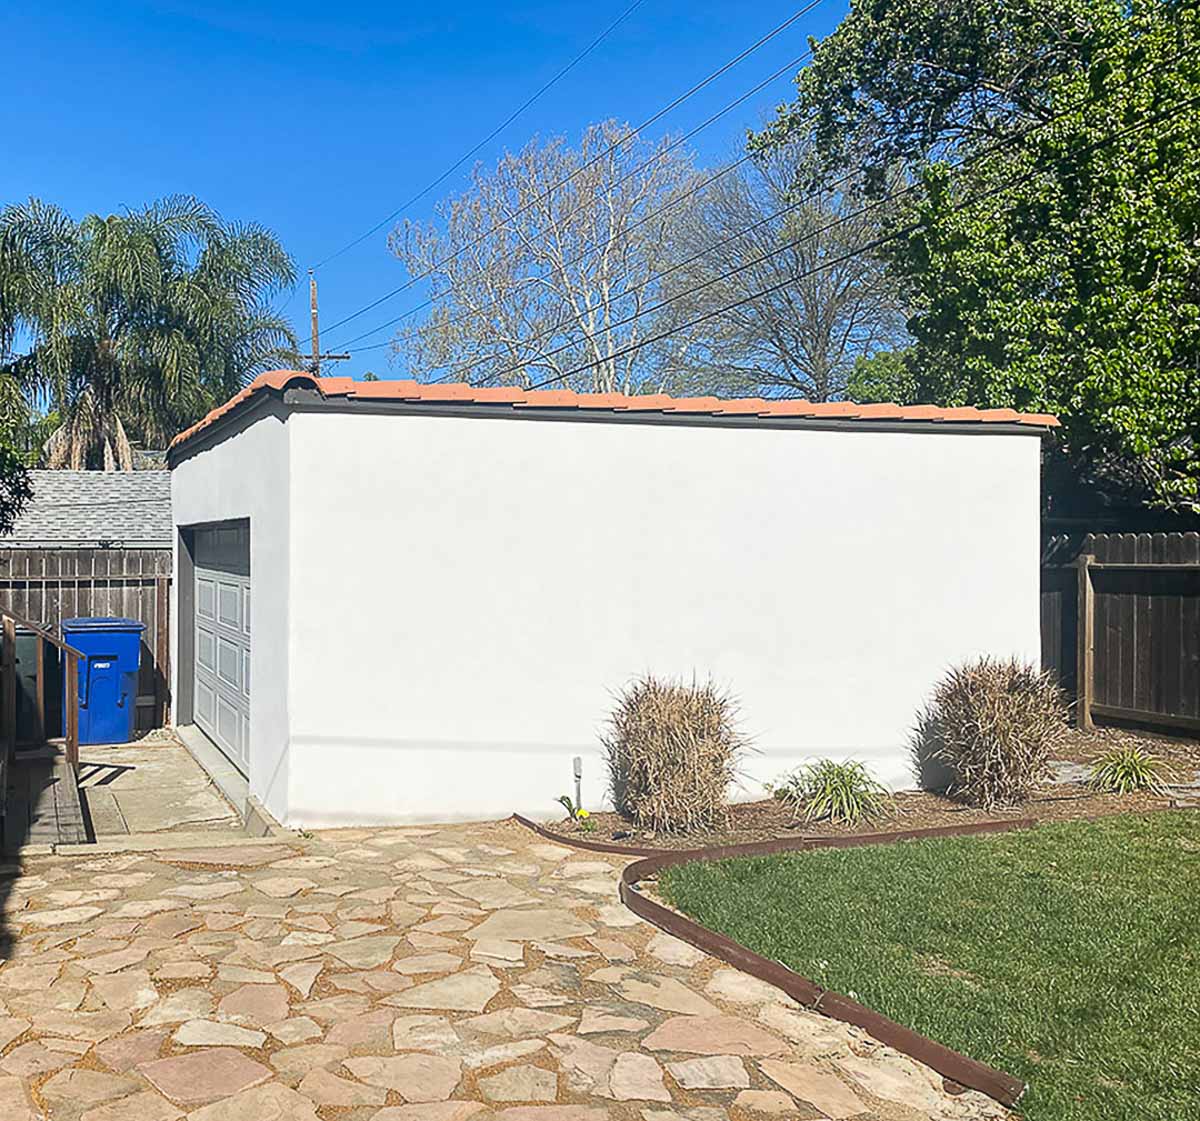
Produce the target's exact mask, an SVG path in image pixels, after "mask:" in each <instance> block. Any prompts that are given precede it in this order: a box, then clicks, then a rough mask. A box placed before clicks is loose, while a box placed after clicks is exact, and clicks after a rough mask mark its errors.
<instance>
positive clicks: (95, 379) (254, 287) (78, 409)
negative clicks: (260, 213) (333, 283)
mask: <svg viewBox="0 0 1200 1121" xmlns="http://www.w3.org/2000/svg"><path fill="white" fill-rule="evenodd" d="M0 246H3V255H2V256H0V292H3V296H2V297H0V299H3V301H4V304H3V307H4V309H5V312H6V315H7V316H8V319H9V321H10V324H14V325H20V326H23V327H24V328H25V330H26V332H27V333H28V336H29V337H30V339H31V343H30V346H29V347H28V349H27V350H26V351H25V353H23V354H19V355H13V354H11V353H10V352H9V349H8V348H7V347H6V348H5V352H4V353H3V355H2V357H3V359H4V364H3V368H2V369H0V376H3V377H4V378H7V379H9V380H10V382H11V383H14V384H17V385H19V386H20V387H22V388H23V389H24V390H25V391H26V393H27V394H29V395H30V396H32V397H35V398H37V399H38V400H41V401H46V402H48V403H49V405H50V407H51V408H52V409H53V410H54V411H56V412H57V414H58V415H59V418H60V422H61V423H60V425H59V426H58V427H57V428H56V429H55V430H54V431H53V432H52V433H51V435H50V436H49V438H48V439H47V440H46V443H45V445H44V449H43V458H44V461H45V463H46V465H47V466H49V467H52V468H55V467H72V468H81V467H103V468H104V469H105V470H112V469H113V468H120V469H122V470H130V469H132V466H133V455H132V449H131V446H130V444H131V440H132V439H140V440H142V441H144V442H146V443H150V444H157V445H160V446H161V444H162V443H163V442H165V441H166V440H167V439H168V438H169V437H170V436H171V435H172V434H173V433H174V432H176V431H178V430H179V429H181V428H183V427H186V426H187V425H188V424H190V423H192V422H193V421H194V420H196V419H197V418H198V417H200V416H202V415H203V414H204V413H205V412H207V411H208V410H209V409H210V408H211V407H212V406H213V405H215V404H216V403H218V402H219V401H221V400H223V399H224V398H226V397H228V396H229V395H230V394H231V393H233V392H236V391H237V389H238V388H240V387H241V386H242V385H243V384H244V383H245V382H246V381H247V380H248V379H249V378H251V377H253V376H254V375H255V374H257V373H259V372H261V371H262V370H264V369H268V368H271V367H273V366H276V365H280V364H286V363H289V362H295V361H296V340H295V337H294V336H293V334H292V331H291V328H290V327H289V325H288V324H287V322H286V321H285V320H283V319H282V318H281V317H279V316H278V315H276V314H275V313H274V312H273V311H272V310H271V308H270V306H269V300H270V299H271V298H272V297H273V296H274V295H275V294H276V293H278V292H279V291H280V290H281V289H283V288H285V287H288V286H290V285H291V284H292V283H293V280H294V274H295V270H294V267H293V264H292V261H291V259H290V258H289V257H288V255H287V253H286V252H285V251H284V250H283V248H282V246H281V245H280V244H279V242H278V240H277V239H276V238H275V236H274V235H273V234H271V233H270V232H269V231H268V230H266V229H264V228H263V227H261V226H258V225H254V224H244V225H243V224H232V223H227V222H224V221H222V220H221V219H220V218H219V217H218V216H217V215H216V214H215V213H214V212H213V211H212V210H211V209H209V208H208V207H207V206H205V205H204V204H203V203H201V202H199V201H197V200H196V199H194V198H190V197H187V196H172V197H169V198H166V199H162V200H160V201H158V202H155V203H151V204H150V205H149V206H146V207H144V208H143V209H140V210H134V211H127V212H126V213H124V214H119V215H109V216H107V217H103V216H100V215H95V214H92V215H88V216H87V217H85V218H84V219H83V220H82V221H80V222H78V223H76V222H74V221H72V219H71V218H70V217H69V216H68V215H66V214H64V213H63V212H62V211H61V210H59V209H58V208H57V207H54V206H50V205H48V204H46V203H43V202H40V201H38V200H36V199H30V200H29V202H28V203H25V204H22V205H14V206H8V207H5V208H4V209H3V210H2V211H0ZM12 338H13V334H12V327H10V330H9V335H8V338H7V342H8V343H9V346H11V341H12Z"/></svg>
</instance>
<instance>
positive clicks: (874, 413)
mask: <svg viewBox="0 0 1200 1121" xmlns="http://www.w3.org/2000/svg"><path fill="white" fill-rule="evenodd" d="M289 388H304V389H312V390H316V391H317V392H318V393H319V394H321V396H322V397H339V398H341V397H346V398H353V399H361V400H375V401H380V400H382V401H413V402H423V403H428V404H434V403H438V402H441V403H450V404H464V403H472V404H480V405H508V406H512V407H514V408H555V409H596V410H605V411H609V412H623V413H631V412H661V413H664V414H666V413H697V414H708V415H712V416H760V417H764V418H770V417H811V418H813V419H822V418H825V417H828V418H830V419H840V420H897V421H932V422H947V421H948V422H953V423H957V424H963V423H972V424H976V423H977V424H1023V425H1028V426H1030V427H1033V428H1057V427H1058V419H1057V418H1056V417H1053V416H1050V415H1048V414H1046V413H1019V412H1016V411H1014V410H1013V409H976V408H973V407H970V406H963V407H959V408H947V409H943V408H940V407H939V406H937V405H894V404H891V403H884V404H875V405H856V404H855V403H854V402H852V401H829V402H824V403H815V402H812V401H805V400H802V399H796V398H784V399H779V400H771V401H768V400H765V399H763V398H762V397H741V398H735V399H732V400H725V399H723V398H720V397H671V396H668V395H667V394H665V393H656V394H646V395H640V396H626V395H624V394H621V393H575V392H573V391H572V390H569V389H548V390H525V389H518V388H516V387H510V386H494V387H488V388H476V387H475V386H471V385H467V384H465V383H463V382H457V383H452V384H449V385H433V384H429V383H423V382H417V381H412V380H406V381H355V380H354V379H353V378H316V377H314V376H313V375H312V374H307V373H304V372H303V371H300V370H272V371H271V372H270V373H266V374H260V375H259V376H258V377H257V378H255V379H254V381H252V382H251V383H250V384H249V385H248V386H246V388H245V389H243V390H242V391H241V392H240V393H237V394H235V395H234V396H233V397H231V398H230V399H229V400H228V401H226V402H225V404H223V405H220V406H218V407H217V408H215V409H213V411H212V412H211V413H209V414H208V416H206V417H205V418H204V419H203V420H202V421H200V422H199V423H198V424H194V425H192V427H191V428H189V429H187V430H186V431H185V432H181V433H180V434H179V435H178V436H176V437H175V439H174V440H172V441H171V447H172V448H177V447H179V446H180V445H182V444H184V443H186V442H187V441H188V440H190V439H192V438H193V437H194V436H197V435H198V434H199V433H200V432H202V431H204V429H206V428H208V427H209V425H211V424H213V423H214V422H215V421H217V420H219V419H220V418H221V417H223V416H225V415H226V414H227V413H230V412H232V411H233V410H234V409H236V408H237V407H238V406H239V405H240V404H242V402H244V401H247V400H249V398H251V397H253V396H254V395H255V394H256V393H259V392H261V391H263V390H273V391H275V392H277V393H280V392H282V391H283V390H285V389H289Z"/></svg>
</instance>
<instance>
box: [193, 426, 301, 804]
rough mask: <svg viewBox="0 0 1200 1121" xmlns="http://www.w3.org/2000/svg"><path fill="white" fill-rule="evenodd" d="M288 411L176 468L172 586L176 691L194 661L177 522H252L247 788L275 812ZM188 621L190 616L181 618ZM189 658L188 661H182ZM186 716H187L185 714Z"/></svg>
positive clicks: (283, 720)
mask: <svg viewBox="0 0 1200 1121" xmlns="http://www.w3.org/2000/svg"><path fill="white" fill-rule="evenodd" d="M286 415H287V414H286V413H285V412H284V411H282V410H281V409H268V410H264V411H263V412H262V413H260V414H259V417H258V419H256V420H254V421H253V423H249V424H247V425H246V426H245V427H244V428H243V429H242V430H240V431H237V432H236V434H234V433H233V432H231V433H230V435H229V436H228V437H227V438H225V439H223V440H221V441H220V442H218V443H215V444H213V445H212V446H211V447H208V448H206V449H204V450H202V451H199V452H197V453H196V454H194V455H192V456H190V457H189V458H187V459H185V460H184V461H183V462H181V463H179V464H177V465H176V466H175V468H174V469H173V470H172V472H171V502H172V511H173V517H174V520H175V525H176V542H175V550H176V565H175V571H176V573H178V574H180V577H181V578H180V579H176V580H175V582H174V585H173V588H172V597H173V600H172V604H171V629H172V633H171V672H172V678H173V680H172V691H173V695H174V696H179V695H180V692H179V687H180V675H182V674H190V673H191V672H192V664H191V661H190V660H189V659H185V658H183V657H180V635H179V624H180V621H181V618H182V613H181V611H180V609H179V608H180V602H179V597H180V591H181V586H182V584H183V582H184V580H183V577H184V575H185V573H186V574H188V575H190V571H191V569H190V566H189V565H183V566H182V567H181V565H180V563H179V551H180V549H181V543H180V540H179V527H189V526H196V525H200V524H205V523H212V522H222V521H232V520H236V519H242V518H248V519H249V521H250V579H251V607H250V616H251V619H250V631H251V638H250V659H251V664H250V774H249V779H250V793H251V794H252V795H254V796H255V797H256V798H258V799H259V801H260V802H262V804H263V805H264V806H265V807H266V808H267V810H268V812H269V813H271V814H272V815H273V816H274V817H275V818H277V819H279V820H283V819H285V818H286V817H287V814H288V805H287V791H288V773H287V768H288V763H287V740H288V715H287V699H288V658H287V647H288V607H289V596H288V552H287V549H288V517H289V503H288V492H289V487H290V483H289V469H288V428H287V424H286V422H285V421H286ZM183 622H184V625H186V624H187V620H183ZM185 662H186V664H184V663H185ZM185 718H186V717H185Z"/></svg>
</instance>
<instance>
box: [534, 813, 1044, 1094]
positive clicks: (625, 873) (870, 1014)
mask: <svg viewBox="0 0 1200 1121" xmlns="http://www.w3.org/2000/svg"><path fill="white" fill-rule="evenodd" d="M513 820H515V821H517V822H519V823H520V824H521V825H524V826H525V827H527V828H529V829H531V830H533V831H534V832H535V833H537V834H539V835H540V836H542V837H545V838H547V839H548V840H552V841H557V842H558V843H560V844H564V845H567V846H569V847H571V848H578V849H583V850H585V851H588V852H603V853H609V854H614V855H618V856H620V855H624V856H635V857H641V858H642V859H639V860H635V861H634V862H633V863H632V864H629V865H627V866H626V867H625V868H624V869H623V870H622V872H621V881H620V888H619V890H620V896H621V902H622V903H624V904H625V906H626V907H628V908H629V909H630V910H631V911H632V912H633V913H634V914H635V915H637V916H638V917H639V918H643V919H645V920H646V921H647V922H649V923H653V924H654V925H655V926H657V927H658V928H659V929H660V930H664V931H666V932H667V933H668V934H670V935H672V936H673V937H675V938H679V939H681V940H682V941H684V942H687V943H689V944H690V945H692V946H695V947H696V948H697V949H699V950H703V951H704V952H705V953H706V954H711V955H712V956H713V957H715V958H718V959H720V960H721V961H723V962H726V963H727V964H729V965H732V966H735V967H736V968H738V969H740V970H742V972H744V973H749V974H750V976H752V977H757V978H758V979H759V980H760V981H765V982H766V983H767V984H768V985H774V986H775V988H777V989H780V990H782V991H783V992H785V993H787V995H788V996H790V997H791V998H792V999H793V1000H795V1001H797V1002H799V1003H800V1004H802V1005H804V1006H805V1007H807V1008H811V1009H812V1010H814V1011H816V1012H821V1013H823V1014H824V1015H826V1016H829V1017H831V1018H833V1019H835V1020H840V1021H842V1022H843V1023H847V1024H853V1025H854V1026H855V1027H859V1028H862V1029H863V1030H864V1031H866V1032H869V1033H870V1034H871V1035H872V1036H874V1037H875V1038H876V1039H878V1040H879V1041H880V1042H881V1043H885V1044H887V1045H888V1046H889V1047H894V1048H895V1049H896V1050H897V1051H899V1052H901V1053H902V1054H905V1055H908V1056H909V1057H910V1058H913V1059H916V1060H917V1061H918V1062H921V1063H924V1064H925V1065H926V1066H928V1067H930V1068H931V1069H933V1070H936V1071H937V1072H938V1074H940V1075H942V1077H943V1078H949V1079H951V1080H952V1081H954V1082H957V1083H959V1084H960V1085H962V1086H966V1087H968V1088H970V1089H972V1090H978V1091H980V1093H983V1094H987V1095H988V1097H990V1098H994V1099H995V1100H996V1101H998V1102H1000V1103H1002V1104H1003V1105H1007V1106H1012V1105H1016V1103H1017V1101H1018V1099H1019V1098H1020V1097H1021V1095H1022V1094H1023V1093H1024V1092H1025V1083H1024V1082H1022V1081H1021V1080H1020V1079H1019V1078H1014V1077H1013V1076H1012V1075H1011V1074H1008V1073H1006V1072H1005V1071H1002V1070H997V1069H996V1068H995V1067H991V1066H988V1065H987V1064H986V1063H981V1062H978V1061H977V1060H975V1059H972V1058H969V1057H968V1056H966V1055H963V1054H961V1053H960V1052H958V1051H954V1050H951V1049H950V1048H949V1047H946V1046H944V1045H943V1044H941V1043H938V1042H937V1041H936V1040H933V1039H930V1038H928V1036H924V1035H921V1034H920V1033H918V1032H915V1031H913V1030H912V1029H911V1028H906V1027H905V1026H904V1025H903V1024H898V1023H896V1021H895V1020H891V1019H889V1018H888V1017H887V1016H883V1015H881V1014H880V1013H878V1012H875V1011H874V1010H872V1009H870V1008H868V1007H866V1005H863V1004H859V1003H858V1001H855V1000H851V999H850V998H849V997H848V996H843V995H842V994H841V993H837V992H834V991H833V990H831V989H824V988H822V987H821V986H820V985H818V984H817V983H816V982H815V981H812V980H810V979H809V978H807V977H802V976H801V975H800V974H799V973H796V972H794V971H792V970H791V969H788V968H787V966H785V965H781V964H780V963H779V962H776V961H771V960H770V959H768V958H764V957H763V956H762V955H761V954H756V953H755V952H754V951H753V950H749V949H747V948H746V947H745V946H743V945H742V944H741V943H740V942H735V941H734V940H733V939H732V938H727V937H726V936H725V935H723V934H718V933H717V932H716V931H714V930H709V929H708V928H707V927H706V926H702V925H701V924H700V923H698V922H696V921H694V920H693V919H689V918H687V917H685V916H684V915H681V914H679V913H678V912H676V911H672V910H670V909H669V908H667V907H664V906H663V905H662V904H661V903H656V902H655V901H654V900H653V899H649V898H647V897H646V896H645V895H643V894H642V893H641V892H640V891H639V890H638V887H637V885H638V883H639V882H640V881H641V880H646V879H649V878H650V877H651V876H654V875H656V874H657V873H658V872H659V871H660V870H661V869H663V868H667V867H671V866H674V865H678V864H690V863H692V862H693V861H697V860H705V861H709V860H729V859H732V858H734V857H739V856H769V855H774V854H776V853H782V852H805V851H810V850H812V849H820V848H857V847H859V846H862V845H872V844H892V843H894V842H897V841H909V840H920V839H925V838H936V837H963V836H971V835H975V834H983V833H1005V832H1009V831H1010V830H1015V829H1032V828H1033V827H1034V825H1035V824H1036V823H1035V822H1034V821H1033V819H1032V818H1020V819H1017V820H1015V821H988V822H980V823H978V824H974V825H961V826H959V825H948V826H940V827H937V828H931V829H909V830H903V831H897V832H891V833H865V834H861V835H859V836H854V837H812V836H809V837H797V838H795V839H792V838H787V839H781V840H775V841H760V842H757V843H754V844H746V845H720V846H714V847H712V848H700V849H680V850H677V851H669V850H668V851H664V850H662V849H648V848H644V847H639V848H634V847H633V846H624V847H622V846H618V845H611V844H606V843H605V842H603V841H586V840H583V839H581V838H580V839H577V838H574V837H564V836H563V835H561V834H559V833H555V832H554V831H552V830H550V829H546V828H544V827H542V826H540V825H538V824H537V823H536V822H533V821H530V820H529V819H528V818H525V817H522V816H521V815H520V814H513Z"/></svg>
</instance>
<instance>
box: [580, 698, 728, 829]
mask: <svg viewBox="0 0 1200 1121" xmlns="http://www.w3.org/2000/svg"><path fill="white" fill-rule="evenodd" d="M602 742H603V744H604V754H605V760H606V762H607V764H608V774H609V787H610V790H611V793H612V798H613V804H614V805H615V806H616V808H617V810H618V812H620V813H621V814H623V815H624V816H625V817H627V818H629V819H630V820H631V821H633V822H634V823H635V824H636V825H638V826H639V827H641V828H643V829H652V830H654V831H655V832H662V833H685V832H689V831H692V830H697V829H713V828H716V827H718V826H725V825H727V824H728V810H727V805H726V796H727V794H728V790H729V784H730V782H732V781H733V779H734V776H735V775H736V773H737V766H738V761H739V759H740V758H741V755H742V753H743V752H744V750H745V749H746V746H747V744H746V740H745V739H744V738H743V736H742V735H741V733H740V731H739V730H738V726H737V703H736V701H735V699H734V698H733V697H732V696H731V695H730V694H729V693H726V692H723V691H721V690H719V689H718V688H716V686H714V685H713V684H712V682H709V683H707V684H704V685H698V684H697V683H696V682H695V681H693V682H692V683H691V684H690V685H688V684H686V683H684V682H682V681H664V680H660V679H659V678H656V677H653V676H651V675H646V676H645V677H641V678H639V679H637V680H636V681H634V682H632V683H631V684H630V685H628V686H627V687H626V688H625V689H624V690H622V691H621V692H620V693H619V694H618V695H617V706H616V708H615V709H614V711H613V713H612V715H611V716H610V717H609V720H608V725H607V727H606V729H605V732H604V734H603V736H602Z"/></svg>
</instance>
